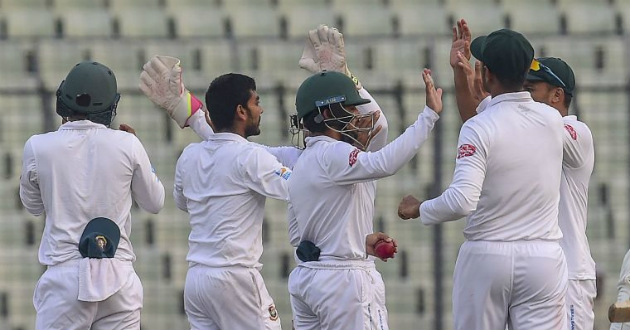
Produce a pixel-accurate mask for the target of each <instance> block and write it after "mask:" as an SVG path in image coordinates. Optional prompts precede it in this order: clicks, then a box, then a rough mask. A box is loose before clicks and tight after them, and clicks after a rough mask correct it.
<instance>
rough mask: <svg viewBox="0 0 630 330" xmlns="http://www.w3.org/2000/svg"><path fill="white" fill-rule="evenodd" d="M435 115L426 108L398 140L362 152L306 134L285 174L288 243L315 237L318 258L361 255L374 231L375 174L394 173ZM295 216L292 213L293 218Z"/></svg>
mask: <svg viewBox="0 0 630 330" xmlns="http://www.w3.org/2000/svg"><path fill="white" fill-rule="evenodd" d="M437 120H438V115H437V114H436V113H435V112H434V111H433V110H431V109H429V108H425V110H424V111H423V112H422V113H421V114H420V115H419V116H418V120H417V121H416V122H415V123H414V124H413V125H411V126H410V127H409V128H407V130H406V131H405V132H404V133H403V134H402V135H401V136H400V137H398V138H397V139H396V140H394V141H392V142H391V143H389V144H387V145H386V146H384V147H383V148H381V149H380V150H378V151H375V152H369V151H368V152H362V151H360V150H359V149H357V148H355V147H353V146H352V145H350V144H348V143H345V142H341V141H338V140H335V139H332V138H330V137H327V136H313V137H309V138H307V139H306V149H304V152H302V155H301V156H300V158H299V159H298V161H297V163H296V164H295V167H294V171H293V174H292V175H291V179H290V180H289V210H288V212H289V216H290V227H291V226H292V223H291V222H292V221H294V222H293V226H294V230H293V231H291V230H290V236H291V243H292V244H293V245H294V246H295V245H297V244H299V242H300V241H302V240H309V241H312V242H313V243H315V245H317V246H318V247H319V248H320V249H321V254H320V259H322V260H326V259H364V258H366V251H365V237H366V236H367V235H368V234H371V233H372V232H373V225H372V221H373V216H374V198H375V194H376V181H375V180H376V179H379V178H383V177H387V176H390V175H393V174H394V173H396V171H398V170H399V169H400V168H401V167H402V166H404V165H405V164H406V163H407V162H408V161H409V160H410V159H411V158H412V157H413V156H414V155H415V154H416V153H417V151H418V149H419V148H420V146H421V145H422V143H423V142H424V141H426V139H427V138H428V136H429V133H430V131H431V129H432V128H433V125H434V123H435V122H436V121H437ZM291 217H294V219H291Z"/></svg>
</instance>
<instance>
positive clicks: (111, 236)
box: [79, 217, 120, 259]
mask: <svg viewBox="0 0 630 330" xmlns="http://www.w3.org/2000/svg"><path fill="white" fill-rule="evenodd" d="M119 241H120V228H118V225H117V224H116V223H115V222H114V221H112V220H110V219H107V218H102V217H99V218H94V219H92V220H90V222H88V224H87V225H86V226H85V229H84V230H83V234H81V239H80V240H79V252H81V256H82V257H83V258H96V259H101V258H113V257H114V255H115V254H116V249H117V248H118V242H119Z"/></svg>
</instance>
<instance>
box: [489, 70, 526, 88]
mask: <svg viewBox="0 0 630 330" xmlns="http://www.w3.org/2000/svg"><path fill="white" fill-rule="evenodd" d="M490 72H492V71H490ZM527 72H528V71H525V72H511V73H509V74H495V73H494V72H493V74H494V76H495V77H497V79H498V80H499V82H500V83H501V85H502V86H503V87H504V88H506V89H507V90H515V91H517V90H522V89H523V85H524V84H525V80H526V79H525V78H526V77H527Z"/></svg>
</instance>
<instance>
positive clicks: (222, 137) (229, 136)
mask: <svg viewBox="0 0 630 330" xmlns="http://www.w3.org/2000/svg"><path fill="white" fill-rule="evenodd" d="M208 140H213V141H235V142H249V141H248V140H247V139H246V138H244V137H242V136H240V135H238V134H236V133H229V132H221V133H214V134H212V135H210V137H209V138H208Z"/></svg>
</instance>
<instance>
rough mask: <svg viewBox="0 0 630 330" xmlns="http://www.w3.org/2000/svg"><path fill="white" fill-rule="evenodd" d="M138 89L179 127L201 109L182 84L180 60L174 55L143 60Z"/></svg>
mask: <svg viewBox="0 0 630 330" xmlns="http://www.w3.org/2000/svg"><path fill="white" fill-rule="evenodd" d="M140 89H141V90H142V92H143V93H144V95H146V96H147V97H148V98H149V99H150V100H151V101H152V102H153V103H155V104H156V105H157V106H159V107H161V108H163V109H165V110H166V112H167V113H168V115H169V116H170V117H171V118H173V119H174V120H175V122H177V124H178V125H179V127H181V128H184V127H186V126H187V125H186V121H187V120H188V118H190V116H192V115H193V114H194V113H195V112H197V111H198V110H199V109H202V108H203V103H202V102H201V101H199V99H197V98H196V97H195V96H194V95H192V94H191V93H190V92H189V91H188V90H187V89H186V88H185V87H184V82H183V81H182V67H181V66H180V60H179V59H178V58H175V57H170V56H162V55H156V56H154V57H153V58H151V60H149V61H148V62H147V63H145V64H144V66H143V67H142V73H141V74H140ZM202 111H203V110H202Z"/></svg>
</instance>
